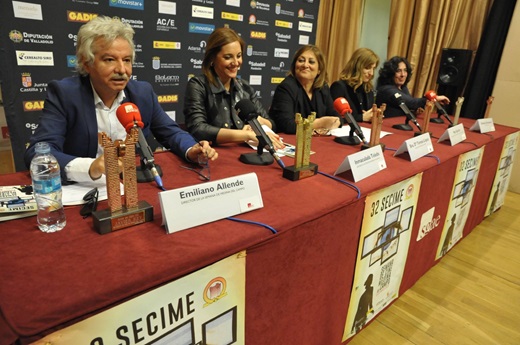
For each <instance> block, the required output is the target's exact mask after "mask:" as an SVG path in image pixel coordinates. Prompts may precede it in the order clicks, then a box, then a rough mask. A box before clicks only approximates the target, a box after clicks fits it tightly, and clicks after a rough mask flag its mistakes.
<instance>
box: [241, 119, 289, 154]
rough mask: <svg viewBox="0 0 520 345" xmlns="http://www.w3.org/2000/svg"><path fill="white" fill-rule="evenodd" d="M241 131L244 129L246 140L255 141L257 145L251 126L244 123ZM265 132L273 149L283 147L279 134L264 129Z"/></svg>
mask: <svg viewBox="0 0 520 345" xmlns="http://www.w3.org/2000/svg"><path fill="white" fill-rule="evenodd" d="M242 131H246V132H247V133H248V134H247V135H248V139H247V140H246V141H252V142H254V143H255V145H256V146H258V138H257V137H256V133H255V132H254V131H253V128H251V126H250V125H245V126H244V127H243V128H242ZM265 134H267V136H268V137H269V139H271V141H272V142H273V146H274V149H275V150H279V149H282V148H284V144H283V143H282V141H281V139H280V136H279V135H278V134H276V133H274V132H271V131H265Z"/></svg>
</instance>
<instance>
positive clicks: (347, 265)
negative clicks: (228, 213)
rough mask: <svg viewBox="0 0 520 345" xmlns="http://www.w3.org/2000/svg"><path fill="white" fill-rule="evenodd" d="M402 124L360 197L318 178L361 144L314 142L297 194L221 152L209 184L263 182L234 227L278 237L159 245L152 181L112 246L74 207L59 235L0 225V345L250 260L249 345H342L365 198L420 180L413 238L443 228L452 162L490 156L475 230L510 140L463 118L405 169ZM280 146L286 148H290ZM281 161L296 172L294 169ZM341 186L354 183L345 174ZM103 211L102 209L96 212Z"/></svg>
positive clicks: (290, 185)
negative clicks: (461, 135) (459, 130)
mask: <svg viewBox="0 0 520 345" xmlns="http://www.w3.org/2000/svg"><path fill="white" fill-rule="evenodd" d="M401 121H402V119H401V118H393V119H385V121H384V125H383V130H384V131H389V132H393V133H395V134H392V135H389V136H386V137H384V138H383V139H381V142H382V143H384V144H385V145H386V147H387V148H388V150H385V152H384V156H385V160H386V164H387V169H385V170H384V171H382V172H379V173H377V174H375V175H373V176H370V177H368V178H366V179H364V180H362V181H359V182H358V183H355V185H356V186H357V187H358V188H359V191H360V195H358V191H357V190H355V189H354V188H352V187H349V186H347V185H345V184H342V183H340V182H338V181H336V180H334V179H331V178H329V177H327V176H325V175H324V174H329V175H332V174H333V173H334V171H335V170H336V169H337V167H338V166H339V164H340V163H341V162H342V161H343V160H344V158H345V157H346V156H347V155H349V154H352V153H355V152H358V151H359V146H345V145H340V144H338V143H335V142H334V141H333V138H332V137H314V138H313V141H312V150H313V151H315V152H316V153H315V154H313V155H311V162H313V163H316V164H317V165H318V167H319V172H320V174H318V175H316V176H314V177H311V178H307V179H303V180H300V181H296V182H292V181H289V180H287V179H285V178H283V177H282V172H281V169H280V167H279V166H277V165H276V164H273V165H269V166H250V165H245V164H242V163H240V162H239V161H238V157H239V155H240V154H241V153H246V152H251V149H250V148H249V147H247V146H245V145H230V146H221V147H218V148H217V149H218V152H219V159H218V160H217V161H215V162H211V163H210V165H211V178H212V180H217V179H221V178H226V177H231V176H235V175H240V174H245V173H249V172H252V171H254V172H255V173H256V174H257V176H258V180H259V185H260V189H261V193H262V199H263V203H264V207H263V208H261V209H259V210H255V211H252V212H249V213H244V214H241V215H237V218H240V219H246V220H252V221H255V222H260V223H264V224H267V225H269V226H271V227H273V228H274V229H276V230H277V234H273V233H272V232H270V231H269V230H267V229H266V228H264V227H262V226H257V225H252V224H244V223H237V222H233V221H231V220H227V219H223V220H219V221H216V222H212V223H209V224H205V225H202V226H197V227H194V228H191V229H188V230H184V231H180V232H176V233H174V234H166V231H165V228H164V227H163V226H162V225H161V224H162V215H161V207H160V203H159V197H158V192H159V190H158V189H157V188H156V187H155V185H154V183H143V184H139V186H138V189H139V199H140V200H146V201H147V202H149V203H150V204H151V205H152V206H153V207H154V220H153V222H148V223H144V224H140V225H137V226H134V227H131V228H127V229H123V230H120V231H116V232H113V233H110V234H106V235H99V234H98V233H97V232H95V231H94V229H93V226H92V218H91V217H90V218H87V219H83V218H82V217H80V215H79V207H78V206H71V207H67V208H66V216H67V226H66V228H65V229H64V230H62V231H61V232H58V233H54V234H44V233H41V232H40V231H39V230H38V228H37V227H36V220H35V218H34V217H29V218H23V219H18V220H14V221H9V222H5V223H1V224H0V226H1V227H2V229H1V230H0V282H1V283H0V312H1V314H0V343H1V344H10V343H13V342H15V341H17V340H18V341H19V342H20V343H21V344H25V343H29V342H31V341H35V340H37V339H39V338H40V337H42V336H44V335H46V334H49V333H52V332H53V331H56V330H59V329H61V328H63V327H66V326H68V325H71V324H74V323H76V322H78V321H80V320H82V319H84V318H86V317H89V316H92V315H95V314H97V313H99V312H102V311H103V310H106V309H108V308H110V307H113V306H115V305H117V304H119V303H121V302H124V301H126V300H129V299H132V298H134V297H136V296H139V295H140V294H142V293H144V292H147V291H150V290H151V289H154V288H155V287H158V286H160V285H162V284H165V283H167V282H170V281H174V280H175V279H178V278H180V277H183V276H185V275H187V274H189V273H191V272H194V271H196V270H198V269H200V268H203V267H205V266H207V265H209V264H211V263H214V262H216V261H218V260H220V259H223V258H225V257H228V256H230V255H232V254H235V253H237V252H239V251H241V250H244V249H245V250H247V265H246V322H245V330H246V332H245V334H246V343H247V344H248V345H256V344H258V345H263V344H340V343H341V338H342V333H343V328H344V325H345V317H346V313H347V309H348V305H349V297H350V289H351V287H352V281H353V277H354V268H355V267H354V266H355V263H356V252H357V246H358V241H359V232H360V228H361V222H362V215H363V210H364V207H365V197H366V195H367V194H369V193H371V192H374V191H377V190H379V189H381V188H384V187H387V186H390V185H393V184H394V183H396V182H399V181H402V180H404V179H406V178H408V177H411V176H414V175H415V174H417V173H420V172H422V173H423V177H422V185H421V190H420V194H419V200H418V204H417V209H416V217H415V220H414V224H413V228H412V229H413V230H412V231H413V232H412V238H415V237H417V231H418V226H419V222H420V215H421V214H423V213H424V212H425V211H427V210H429V209H430V208H432V207H435V208H436V213H438V214H440V215H442V217H443V219H444V217H445V215H446V212H447V207H448V202H449V199H450V194H451V189H452V181H453V180H454V177H455V172H456V169H457V162H458V156H459V155H460V154H462V153H464V152H468V151H471V150H473V149H475V148H477V147H482V146H484V145H485V146H486V148H485V151H484V155H483V160H482V167H483V169H481V170H480V172H479V176H478V181H477V185H476V187H475V192H474V199H473V204H472V207H471V210H470V213H469V215H468V220H467V222H466V226H465V229H464V235H467V234H468V233H469V232H470V231H471V230H472V229H473V228H474V227H475V226H476V225H478V224H479V223H480V222H481V221H482V219H483V218H484V212H485V209H486V205H487V200H488V198H489V193H490V190H491V187H492V183H493V179H494V176H495V172H496V168H497V164H498V160H499V157H500V153H501V150H502V146H503V143H504V138H505V136H506V135H508V134H510V133H513V132H516V131H518V129H516V128H511V127H506V126H500V125H495V127H496V131H494V132H491V133H486V134H480V133H477V132H470V131H469V130H468V128H469V127H470V126H471V125H472V124H473V122H474V120H469V119H462V122H463V123H464V125H465V127H467V128H466V136H467V139H466V141H465V142H463V143H460V144H458V145H455V146H450V145H449V143H448V142H443V143H437V139H435V138H438V137H440V135H441V134H442V133H444V131H445V130H446V127H447V125H446V124H442V125H441V124H433V123H432V124H430V131H431V133H432V135H433V137H434V138H433V139H432V142H433V146H434V152H433V153H432V155H431V156H429V157H422V158H420V159H418V160H417V161H414V162H410V160H409V159H408V158H407V157H406V155H400V156H397V157H394V156H393V154H394V151H392V150H391V148H393V149H397V148H398V147H399V146H400V145H401V144H402V143H403V141H404V140H406V139H409V138H411V137H412V136H413V133H412V132H404V131H397V130H394V129H392V128H391V125H392V124H395V123H399V122H401ZM283 137H284V140H285V141H286V142H288V143H294V140H295V138H294V136H291V135H283ZM155 157H156V161H157V163H158V164H159V165H161V167H162V169H163V171H164V172H165V175H164V176H163V182H164V185H165V188H166V189H174V188H180V187H184V186H188V185H194V184H198V183H202V182H201V181H200V180H199V179H198V176H197V175H196V174H195V173H194V172H191V171H189V170H186V169H182V168H180V165H182V164H184V163H183V162H182V161H181V160H180V159H179V158H178V157H176V156H174V155H173V154H171V153H169V152H164V153H159V154H156V156H155ZM283 161H284V162H285V164H286V165H292V164H293V159H292V158H289V157H284V158H283ZM321 173H323V174H321ZM340 178H342V179H345V180H347V181H349V182H351V183H353V181H352V180H351V178H350V177H349V175H348V173H347V174H342V175H340ZM2 184H4V185H14V184H30V178H29V175H28V173H27V172H20V173H15V174H9V175H4V176H3V177H2ZM107 207H108V206H107V202H106V201H103V202H100V205H99V208H100V209H103V208H107ZM200 212H204V210H200ZM440 235H441V231H440V229H437V231H434V232H433V233H432V234H431V235H429V236H427V237H425V238H424V239H423V240H422V241H420V242H416V241H412V242H411V243H410V247H409V254H408V258H407V265H406V269H405V272H404V277H403V281H402V284H401V293H403V292H404V291H406V290H407V289H408V288H410V287H411V286H412V285H413V284H414V283H415V282H416V281H417V280H418V279H419V278H420V277H421V276H422V275H423V274H424V273H425V272H426V271H427V270H428V269H430V268H431V267H432V266H433V265H435V263H436V260H435V252H436V249H437V245H438V243H439V238H440Z"/></svg>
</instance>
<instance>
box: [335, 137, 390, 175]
mask: <svg viewBox="0 0 520 345" xmlns="http://www.w3.org/2000/svg"><path fill="white" fill-rule="evenodd" d="M383 169H386V161H385V157H384V155H383V150H382V149H381V145H376V146H372V147H370V148H368V149H366V150H363V151H360V152H357V153H353V154H351V155H348V156H347V157H345V159H344V160H343V162H342V163H341V165H340V166H339V167H338V169H337V170H336V172H335V173H334V175H338V174H341V173H343V172H345V171H347V170H352V176H353V177H354V182H357V181H360V180H362V179H364V178H366V177H368V176H370V175H373V174H375V173H377V172H379V171H381V170H383Z"/></svg>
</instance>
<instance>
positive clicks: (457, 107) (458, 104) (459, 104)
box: [448, 97, 464, 127]
mask: <svg viewBox="0 0 520 345" xmlns="http://www.w3.org/2000/svg"><path fill="white" fill-rule="evenodd" d="M462 103H464V97H459V98H457V102H456V103H455V116H453V124H450V125H449V126H448V127H453V126H456V125H457V124H458V123H459V117H460V110H461V109H462Z"/></svg>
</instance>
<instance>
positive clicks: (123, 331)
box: [37, 251, 246, 345]
mask: <svg viewBox="0 0 520 345" xmlns="http://www.w3.org/2000/svg"><path fill="white" fill-rule="evenodd" d="M245 273H246V252H245V251H243V252H240V253H238V254H236V255H232V256H230V257H228V258H226V259H223V260H221V261H219V262H216V263H214V264H213V265H210V266H208V267H205V268H203V269H201V270H199V271H196V272H193V273H191V274H189V275H187V276H185V277H183V278H180V279H178V280H176V281H173V282H171V283H168V284H166V285H164V286H161V287H159V288H157V289H155V290H152V291H150V292H147V293H145V294H143V295H141V296H138V297H136V298H134V299H131V300H129V301H127V302H125V303H123V304H120V305H118V306H116V307H114V308H112V309H109V310H106V311H104V312H101V313H99V314H97V315H94V316H92V317H90V318H88V319H85V320H83V321H80V322H78V323H76V324H74V325H72V326H69V327H67V328H64V329H61V330H59V331H57V332H55V333H52V334H49V335H48V336H46V337H45V338H43V339H40V340H39V341H38V342H37V344H54V345H61V344H64V345H68V344H92V345H108V344H155V345H167V344H168V345H172V344H244V343H245V340H244V321H245V309H244V308H245V283H246V277H245Z"/></svg>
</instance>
